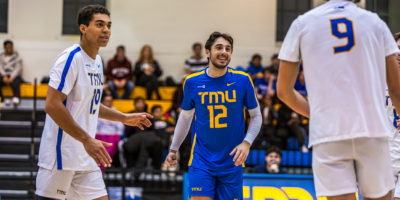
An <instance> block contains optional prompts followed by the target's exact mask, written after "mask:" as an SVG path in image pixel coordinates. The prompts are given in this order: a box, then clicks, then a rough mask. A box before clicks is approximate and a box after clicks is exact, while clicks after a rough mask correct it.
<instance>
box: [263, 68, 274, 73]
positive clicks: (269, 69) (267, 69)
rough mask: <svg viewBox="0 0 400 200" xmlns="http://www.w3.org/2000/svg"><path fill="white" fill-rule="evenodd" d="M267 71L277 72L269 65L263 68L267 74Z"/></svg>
mask: <svg viewBox="0 0 400 200" xmlns="http://www.w3.org/2000/svg"><path fill="white" fill-rule="evenodd" d="M265 72H269V73H271V74H273V73H274V72H275V70H274V69H272V68H271V67H267V68H264V69H263V73H264V74H265Z"/></svg>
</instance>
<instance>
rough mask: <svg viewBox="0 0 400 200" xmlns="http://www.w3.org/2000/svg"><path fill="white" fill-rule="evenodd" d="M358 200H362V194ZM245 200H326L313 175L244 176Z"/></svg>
mask: <svg viewBox="0 0 400 200" xmlns="http://www.w3.org/2000/svg"><path fill="white" fill-rule="evenodd" d="M356 196H357V199H358V200H362V199H363V198H362V197H361V196H360V194H357V195H356ZM183 199H184V200H189V183H188V176H187V174H185V175H184V179H183ZM243 199H244V200H326V198H325V197H319V198H317V197H316V195H315V188H314V181H313V176H312V175H292V174H277V175H275V174H244V175H243Z"/></svg>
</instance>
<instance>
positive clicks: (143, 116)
mask: <svg viewBox="0 0 400 200" xmlns="http://www.w3.org/2000/svg"><path fill="white" fill-rule="evenodd" d="M99 117H100V118H103V119H107V120H111V121H119V122H122V123H123V124H125V125H128V126H137V127H139V128H140V129H141V130H143V125H144V126H146V127H150V126H151V122H150V121H149V119H147V118H153V116H152V115H150V114H148V113H129V114H125V113H122V112H120V111H118V110H114V109H111V108H109V107H107V106H105V105H103V104H100V112H99Z"/></svg>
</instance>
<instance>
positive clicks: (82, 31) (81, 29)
mask: <svg viewBox="0 0 400 200" xmlns="http://www.w3.org/2000/svg"><path fill="white" fill-rule="evenodd" d="M86 28H87V26H86V25H84V24H81V25H79V31H81V33H82V34H85V33H86Z"/></svg>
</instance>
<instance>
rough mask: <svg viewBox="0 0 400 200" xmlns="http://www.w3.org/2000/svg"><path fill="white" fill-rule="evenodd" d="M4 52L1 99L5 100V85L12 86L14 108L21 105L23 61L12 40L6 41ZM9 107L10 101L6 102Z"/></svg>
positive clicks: (0, 56) (0, 58)
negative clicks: (3, 87)
mask: <svg viewBox="0 0 400 200" xmlns="http://www.w3.org/2000/svg"><path fill="white" fill-rule="evenodd" d="M3 47H4V52H2V53H1V54H0V98H1V101H3V100H4V98H3V95H2V92H1V87H2V86H3V85H10V86H11V88H12V91H13V98H12V103H13V104H14V106H17V105H18V104H19V98H20V85H21V82H22V78H21V73H22V59H21V57H20V56H19V54H18V52H16V51H14V44H13V42H12V41H11V40H6V41H4V43H3ZM4 103H5V104H6V105H9V104H10V103H11V102H10V100H8V99H6V100H5V101H4Z"/></svg>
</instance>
